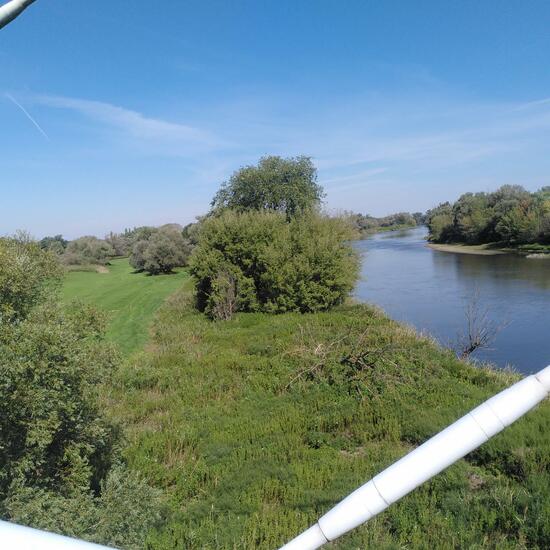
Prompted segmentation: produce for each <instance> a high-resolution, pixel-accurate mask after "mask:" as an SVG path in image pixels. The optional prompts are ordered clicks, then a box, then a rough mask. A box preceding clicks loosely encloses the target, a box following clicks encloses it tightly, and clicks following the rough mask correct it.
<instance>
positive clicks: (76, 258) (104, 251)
mask: <svg viewBox="0 0 550 550" xmlns="http://www.w3.org/2000/svg"><path fill="white" fill-rule="evenodd" d="M113 256H115V250H114V248H113V247H112V246H111V245H110V244H109V243H108V242H107V241H104V240H102V239H98V238H97V237H93V236H88V237H80V238H78V239H75V240H74V241H71V242H70V243H69V244H68V245H67V248H66V249H65V252H64V254H63V255H62V256H61V260H62V262H63V263H64V264H65V265H81V264H99V265H104V264H106V263H108V262H109V260H110V259H111V258H112V257H113Z"/></svg>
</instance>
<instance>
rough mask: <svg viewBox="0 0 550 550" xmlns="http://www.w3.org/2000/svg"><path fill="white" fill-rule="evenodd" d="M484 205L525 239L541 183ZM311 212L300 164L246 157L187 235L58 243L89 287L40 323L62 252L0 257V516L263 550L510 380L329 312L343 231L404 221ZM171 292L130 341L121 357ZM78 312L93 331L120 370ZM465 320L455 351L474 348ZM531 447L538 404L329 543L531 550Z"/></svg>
mask: <svg viewBox="0 0 550 550" xmlns="http://www.w3.org/2000/svg"><path fill="white" fill-rule="evenodd" d="M498 193H500V195H499V197H501V198H500V199H498V200H496V199H495V201H496V202H495V201H493V199H491V201H493V202H494V205H493V206H492V207H491V208H492V210H491V212H492V214H491V215H492V216H493V218H491V219H492V220H493V222H494V231H497V230H498V231H501V232H502V231H504V230H503V229H502V228H503V227H507V228H511V227H512V224H511V223H510V220H516V221H517V220H518V219H519V218H518V217H517V215H516V214H512V213H513V212H516V208H524V207H525V208H527V210H525V212H537V214H536V216H539V214H540V212H542V213H543V215H542V218H541V219H542V222H541V225H540V227H543V228H544V227H545V225H544V223H545V222H544V220H545V219H546V218H545V216H546V214H545V212H546V210H545V208H546V206H545V205H546V198H545V197H546V193H547V190H546V188H545V189H543V190H542V191H540V192H539V194H534V198H532V197H531V195H529V194H527V195H529V197H531V198H532V200H533V203H532V204H531V203H530V202H529V201H528V199H527V196H526V195H525V194H522V193H521V192H520V190H519V189H517V188H502V189H501V190H499V191H498V192H497V193H496V194H494V195H497V194H498ZM524 193H526V192H524ZM322 196H323V191H322V188H321V187H320V186H319V185H318V184H317V182H316V172H315V168H314V166H313V164H312V163H311V161H310V159H308V158H306V157H297V158H294V159H281V158H279V157H266V158H264V159H261V160H260V162H259V164H258V165H257V166H249V167H246V168H243V169H241V170H239V171H237V172H236V173H235V174H234V175H233V176H232V177H231V179H230V180H229V181H228V182H227V183H226V184H225V185H224V186H223V187H222V188H221V189H220V191H219V192H218V194H217V195H216V197H215V198H214V200H213V203H212V204H213V210H212V211H211V212H210V214H209V215H208V216H206V217H205V218H202V219H199V221H198V223H196V224H190V225H189V226H187V227H186V228H181V227H180V226H178V225H175V224H169V225H168V226H163V227H161V228H150V227H140V228H136V229H133V230H131V231H125V232H124V233H123V234H113V233H112V234H110V235H109V236H108V237H107V238H106V240H104V241H101V240H100V239H95V238H91V237H84V238H81V239H77V240H76V241H73V242H71V243H68V244H66V249H65V251H64V252H63V253H62V258H64V261H65V262H67V257H69V256H70V255H73V256H74V257H75V258H77V260H78V261H82V264H84V262H86V263H92V262H95V263H102V262H103V263H106V262H107V261H108V262H109V263H110V269H109V270H108V271H107V270H105V271H107V272H105V273H102V274H99V273H85V272H80V273H68V274H67V275H66V280H65V284H64V286H63V299H64V303H63V305H60V303H59V302H60V299H59V286H60V281H61V270H60V268H59V265H58V262H57V260H56V258H57V256H56V254H59V251H60V249H61V248H64V245H63V242H62V241H63V239H62V237H59V238H58V237H53V238H50V239H49V240H47V241H46V242H42V243H41V245H40V246H39V245H38V244H36V243H33V242H31V241H30V240H29V239H28V238H27V237H26V236H25V235H20V236H19V237H18V238H16V239H2V240H0V374H1V380H2V384H0V399H2V402H3V406H4V415H3V416H2V418H0V428H1V431H0V513H1V515H2V517H5V518H8V519H12V520H15V521H19V522H21V523H24V524H29V525H33V526H37V527H42V528H47V529H51V530H54V531H60V532H64V533H66V534H69V535H74V536H79V537H82V538H86V539H89V540H95V541H98V542H103V543H107V544H111V545H114V546H117V547H121V548H128V549H134V548H136V549H137V548H148V550H157V549H158V550H165V549H169V548H173V549H175V548H189V549H193V548H197V549H199V548H200V549H202V548H217V549H218V548H219V549H228V550H229V549H234V548H250V549H252V548H275V547H278V546H279V545H281V544H282V543H284V542H285V541H286V540H288V539H290V538H291V537H293V536H294V535H296V534H297V533H298V532H300V531H301V530H303V529H304V528H306V527H308V526H309V525H310V524H311V523H312V522H314V521H315V520H316V519H317V518H318V517H319V516H320V515H321V514H322V513H323V512H325V511H326V510H328V509H329V508H330V507H331V506H332V505H333V504H334V503H336V502H337V501H339V500H340V499H341V498H342V497H343V496H345V495H346V494H348V493H349V492H350V491H351V490H353V489H354V488H355V487H357V486H358V485H359V484H361V483H362V482H364V481H365V480H367V479H368V478H369V477H371V476H372V475H373V474H375V473H377V472H378V471H380V470H381V469H383V468H384V467H386V466H387V465H389V464H390V463H391V462H393V461H394V460H395V459H397V458H399V457H400V456H402V455H403V454H405V453H406V452H407V451H408V450H410V448H411V447H413V446H416V445H418V444H420V443H422V442H423V441H424V440H426V439H427V438H428V437H430V436H431V435H432V434H434V433H435V432H437V431H439V430H440V429H441V428H443V427H444V426H446V425H447V424H448V423H450V422H451V421H452V420H454V419H456V418H457V417H459V416H461V415H462V414H464V413H465V412H466V411H467V410H469V409H470V408H472V407H473V406H474V405H475V404H477V403H479V402H481V401H483V400H484V399H486V398H487V397H489V396H490V395H492V394H494V393H495V392H497V391H498V390H500V389H502V388H503V387H504V386H506V385H508V384H509V383H511V382H512V381H514V380H515V379H516V376H515V375H513V374H511V373H505V372H495V371H493V370H491V369H489V368H481V367H474V366H473V365H471V364H469V363H467V362H463V361H460V360H459V359H457V358H456V357H455V355H454V354H453V353H452V352H451V351H449V350H444V349H441V348H440V347H439V346H437V345H436V344H435V343H434V342H433V341H431V340H430V339H427V338H422V337H419V336H418V335H417V334H416V333H414V331H412V330H410V329H408V328H406V327H403V326H401V325H399V324H397V323H395V322H393V321H390V320H389V319H388V318H387V317H386V316H384V315H383V314H382V313H381V312H380V311H378V310H376V309H374V308H372V307H369V306H366V305H354V304H351V303H349V302H347V301H346V297H347V296H348V295H349V292H350V290H351V289H352V287H353V285H354V283H355V280H356V277H357V273H358V259H357V257H356V255H355V254H354V253H353V250H352V248H351V247H350V245H349V239H350V238H352V237H353V235H354V227H353V226H354V225H355V229H356V230H357V229H358V230H359V231H362V232H367V231H372V230H375V229H377V228H378V229H380V228H382V229H384V228H395V227H403V226H413V225H415V224H417V223H422V222H423V221H424V220H423V216H422V215H421V214H414V215H410V214H397V215H394V216H389V217H387V218H384V219H378V220H376V219H375V218H372V217H370V216H361V215H355V217H353V218H352V222H353V223H349V222H350V217H349V216H348V217H347V218H330V217H327V216H324V215H322V214H321V213H320V201H321V198H322ZM491 197H492V195H491ZM487 200H488V201H489V199H487ZM529 200H531V199H529ZM514 201H515V202H514ZM526 201H527V202H526ZM459 203H460V204H459ZM474 203H475V201H474ZM466 204H470V203H468V201H467V200H466V199H464V200H462V198H461V200H459V202H458V203H457V205H458V206H457V205H452V206H451V205H443V206H441V207H438V209H434V210H433V211H431V212H430V213H428V217H427V220H428V224H429V225H430V231H431V232H432V238H433V236H434V234H435V232H438V233H437V234H438V235H439V238H444V237H442V236H443V235H447V234H448V232H449V231H450V230H449V229H448V227H449V226H452V227H454V226H455V221H456V227H460V228H462V229H464V230H465V229H466V228H467V227H469V228H470V229H469V231H470V232H471V231H474V230H472V227H475V228H477V229H475V231H474V233H476V232H477V233H476V234H479V235H480V234H482V233H483V231H482V230H481V228H482V227H485V225H484V223H485V222H483V220H484V219H485V218H484V217H483V216H482V215H481V214H482V213H483V212H485V210H483V209H481V208H477V207H476V208H473V207H472V209H470V210H468V209H467V208H466ZM475 204H477V203H475ZM487 204H489V202H488V203H487ZM491 204H493V203H492V202H491ZM529 205H530V206H529ZM487 208H489V207H487ZM541 209H542V210H541ZM464 212H469V213H468V214H464ZM485 214H486V212H485ZM501 214H502V215H501ZM499 216H500V217H499ZM529 216H530V217H529V219H530V220H531V218H532V216H531V215H529ZM533 216H534V218H536V216H535V215H533ZM496 218H498V221H495V220H496ZM534 218H533V219H534ZM536 219H539V218H536ZM503 220H504V221H503ZM493 222H491V223H493ZM530 227H531V226H530ZM533 227H534V226H533ZM537 227H539V226H537ZM497 228H500V229H497ZM462 229H461V230H462ZM449 234H450V233H449ZM465 234H466V233H465ZM472 234H473V233H472ZM483 234H485V233H483ZM514 234H517V232H516V233H514ZM521 234H522V235H523V234H524V233H521ZM542 234H543V235H544V233H542ZM468 235H470V233H468ZM445 238H446V237H445ZM510 242H512V241H510ZM514 242H515V241H514ZM192 247H194V251H193V253H192V256H191V259H190V266H189V269H190V272H191V274H192V275H193V279H191V278H188V277H187V276H186V274H185V273H184V272H181V271H180V272H178V273H176V274H173V275H162V276H159V277H149V276H147V275H146V274H145V272H148V273H152V274H157V273H166V272H168V271H170V270H171V269H172V268H173V267H174V266H178V265H183V264H185V263H186V262H187V256H188V255H189V252H190V250H191V248H192ZM130 252H131V258H130V260H128V259H114V260H113V259H112V258H113V256H114V255H116V254H129V253H130ZM81 259H82V260H81ZM130 264H131V265H132V266H133V267H134V268H135V269H136V270H137V271H140V272H141V273H138V272H134V273H132V271H131V268H130ZM182 283H183V286H181V285H182ZM178 287H181V288H178ZM176 289H177V290H176ZM173 291H175V292H174V294H172V296H171V297H170V298H169V300H168V301H167V302H165V303H164V305H162V306H161V308H160V310H159V311H158V313H157V316H156V318H155V322H154V324H153V326H152V327H151V330H152V334H151V342H150V345H148V346H147V348H146V349H144V350H143V351H142V352H141V353H136V354H130V352H131V351H135V350H138V349H139V348H140V347H141V346H142V345H143V344H144V343H145V340H146V336H147V327H148V325H149V323H150V321H151V319H152V317H153V314H154V312H155V310H157V308H158V307H159V305H160V304H161V303H162V302H163V300H164V298H165V297H166V296H167V295H168V294H169V293H172V292H173ZM76 296H78V297H80V298H81V299H82V300H83V302H84V303H85V302H88V305H85V304H83V303H80V304H78V303H74V302H73V301H72V300H71V299H72V298H74V297H76ZM89 304H94V305H99V306H102V307H103V308H104V309H106V310H107V311H108V312H109V313H110V314H111V323H110V327H109V332H108V333H107V334H108V337H109V339H110V340H112V341H115V342H118V343H119V344H120V345H121V346H122V350H123V352H124V353H125V354H126V361H124V362H123V363H122V365H121V366H119V360H118V355H117V353H116V352H115V350H114V349H113V347H112V346H110V345H109V344H108V343H107V342H106V336H105V319H104V318H103V316H102V315H100V314H98V313H97V311H96V310H95V309H94V308H93V307H92V305H89ZM196 306H198V309H197V307H196ZM203 312H206V313H207V316H206V315H204V314H203ZM274 313H277V314H278V315H273V314H274ZM209 317H210V318H213V319H224V320H225V321H226V322H224V323H219V322H212V320H211V319H210V318H209ZM477 319H478V317H474V318H473V319H471V323H470V332H469V334H468V342H467V343H468V346H469V347H468V348H467V349H468V350H470V349H471V348H472V347H473V346H474V345H476V346H478V345H481V344H482V343H483V342H485V341H486V340H487V337H486V334H487V333H486V332H483V331H479V330H477V327H478V324H476V323H477ZM480 319H481V321H483V317H481V318H480ZM105 411H108V413H109V415H108V416H107V415H106V413H105ZM114 418H116V419H118V420H119V421H120V422H121V423H123V426H124V433H125V435H126V437H127V441H124V440H123V439H122V430H121V429H120V428H119V426H117V424H116V423H115V422H114V421H113V419H114ZM549 431H550V405H549V404H548V403H544V404H543V405H542V406H541V407H539V409H538V410H537V411H536V412H533V413H531V414H530V415H529V416H528V417H527V418H525V419H523V420H522V421H521V422H519V423H518V424H517V425H515V426H513V427H512V428H510V429H507V430H506V431H504V432H503V433H502V434H500V435H499V436H497V437H496V438H494V439H492V440H491V441H490V442H489V443H487V444H486V445H484V446H483V447H482V448H480V449H479V450H477V451H475V452H474V453H471V454H470V455H469V456H468V457H466V459H465V460H461V461H459V462H458V463H457V464H456V465H454V466H453V467H451V468H450V469H449V470H447V471H446V472H445V473H443V474H441V475H439V476H437V477H436V478H435V479H434V480H432V481H431V482H430V483H428V484H426V485H424V486H422V487H420V488H419V489H417V490H416V491H415V492H413V493H412V494H411V495H409V496H407V497H406V498H405V499H404V500H403V501H402V502H401V503H399V504H397V505H395V506H392V507H391V508H390V509H389V510H388V511H386V512H384V513H383V514H382V515H381V516H380V517H378V518H376V519H374V520H373V521H371V522H370V523H369V524H368V526H366V527H364V528H361V529H358V530H356V531H354V532H352V533H350V534H349V535H347V536H346V537H344V538H343V539H342V540H341V541H339V542H338V543H336V544H335V546H336V547H339V548H350V549H351V548H365V547H375V548H381V549H384V548H387V549H389V548H403V547H415V548H416V547H418V548H424V547H436V548H463V547H467V548H480V547H490V548H499V549H501V548H502V549H507V548H509V549H512V548H514V549H515V548H540V549H542V548H548V547H549V546H550V492H549V491H548V487H549V486H550V440H549V439H548V438H547V437H544V434H546V433H548V432H549ZM144 479H146V480H147V483H145V481H144ZM161 495H162V496H161Z"/></svg>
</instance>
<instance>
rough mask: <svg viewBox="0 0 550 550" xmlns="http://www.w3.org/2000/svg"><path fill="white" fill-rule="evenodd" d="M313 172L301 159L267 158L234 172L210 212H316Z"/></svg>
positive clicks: (319, 189)
mask: <svg viewBox="0 0 550 550" xmlns="http://www.w3.org/2000/svg"><path fill="white" fill-rule="evenodd" d="M323 196H324V194H323V189H322V187H321V186H320V185H319V184H318V183H317V169H316V168H315V166H314V165H313V163H312V161H311V159H310V158H309V157H305V156H299V157H294V158H281V157H278V156H267V157H263V158H261V159H260V161H259V162H258V164H257V165H255V166H245V167H243V168H240V169H239V170H237V171H236V172H235V173H234V174H233V175H232V176H231V177H230V178H229V181H227V182H226V183H224V184H223V185H222V187H221V188H220V190H219V191H218V192H217V193H216V195H215V196H214V199H213V200H212V208H213V211H214V212H216V211H220V210H223V209H227V208H229V209H232V210H237V211H239V212H243V211H246V210H275V211H278V212H284V213H285V214H286V215H287V216H288V217H292V216H294V215H296V214H298V213H299V212H304V211H307V210H311V209H316V208H318V207H319V206H320V204H321V200H322V198H323Z"/></svg>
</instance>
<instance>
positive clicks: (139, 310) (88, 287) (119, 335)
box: [62, 258, 187, 355]
mask: <svg viewBox="0 0 550 550" xmlns="http://www.w3.org/2000/svg"><path fill="white" fill-rule="evenodd" d="M108 270H109V271H108V273H96V272H80V271H72V272H69V273H67V275H66V277H65V282H64V285H63V292H62V296H63V300H64V301H65V302H68V301H71V300H74V299H76V300H82V301H84V302H86V303H91V304H93V305H95V306H97V307H99V308H101V309H103V310H104V311H106V312H107V314H108V315H109V326H108V331H107V337H108V338H109V339H110V340H112V341H113V342H115V343H116V344H118V346H119V348H120V350H121V352H122V353H123V354H124V355H128V354H130V353H131V352H133V351H136V350H139V349H141V348H142V347H143V346H144V345H145V343H146V342H147V339H148V337H149V334H148V330H149V325H150V324H151V321H152V319H153V316H154V314H155V312H156V311H157V309H158V308H159V306H160V305H161V304H162V303H163V302H164V300H165V299H166V297H167V296H168V295H170V294H172V293H173V292H174V291H175V290H176V289H177V288H178V287H179V286H181V285H182V283H183V281H185V279H186V278H187V274H186V273H185V271H183V270H180V271H178V272H176V273H174V274H170V275H157V276H154V277H151V276H148V275H146V274H144V273H134V271H133V269H132V268H131V267H130V264H129V263H128V260H127V259H125V258H124V259H117V260H113V261H112V262H111V265H110V266H108Z"/></svg>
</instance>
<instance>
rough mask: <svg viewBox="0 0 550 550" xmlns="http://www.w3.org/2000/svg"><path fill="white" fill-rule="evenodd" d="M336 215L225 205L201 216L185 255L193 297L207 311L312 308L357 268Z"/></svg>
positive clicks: (350, 279) (348, 285)
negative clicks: (193, 283)
mask: <svg viewBox="0 0 550 550" xmlns="http://www.w3.org/2000/svg"><path fill="white" fill-rule="evenodd" d="M352 234H353V231H352V229H351V227H350V226H349V225H348V224H347V223H346V222H345V221H344V220H342V219H339V218H329V217H326V216H321V215H319V214H316V213H312V212H310V213H306V214H303V215H301V216H296V217H294V218H292V219H291V220H290V221H287V218H286V216H285V214H284V213H278V212H272V211H250V212H244V213H237V212H234V211H225V212H224V213H223V214H221V215H220V216H218V217H213V218H210V219H208V220H205V221H204V222H203V224H202V227H201V233H200V239H199V244H198V246H197V248H196V249H195V251H194V253H193V255H192V257H191V260H190V268H191V273H192V274H193V275H194V276H195V278H196V288H197V305H198V307H199V309H200V310H201V311H205V312H206V313H207V314H208V315H209V316H211V317H214V318H224V319H227V318H229V317H231V315H232V314H233V313H234V312H236V311H265V312H271V313H282V312H285V311H297V312H302V313H304V312H313V311H321V310H326V309H329V308H330V307H332V306H334V305H336V304H339V303H341V302H343V300H344V299H345V298H346V296H347V295H348V294H349V292H350V291H351V290H352V288H353V285H354V283H355V280H356V278H357V273H358V259H357V257H356V255H355V253H354V252H353V249H352V248H351V246H350V245H349V244H348V243H347V240H348V239H349V238H351V236H352Z"/></svg>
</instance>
